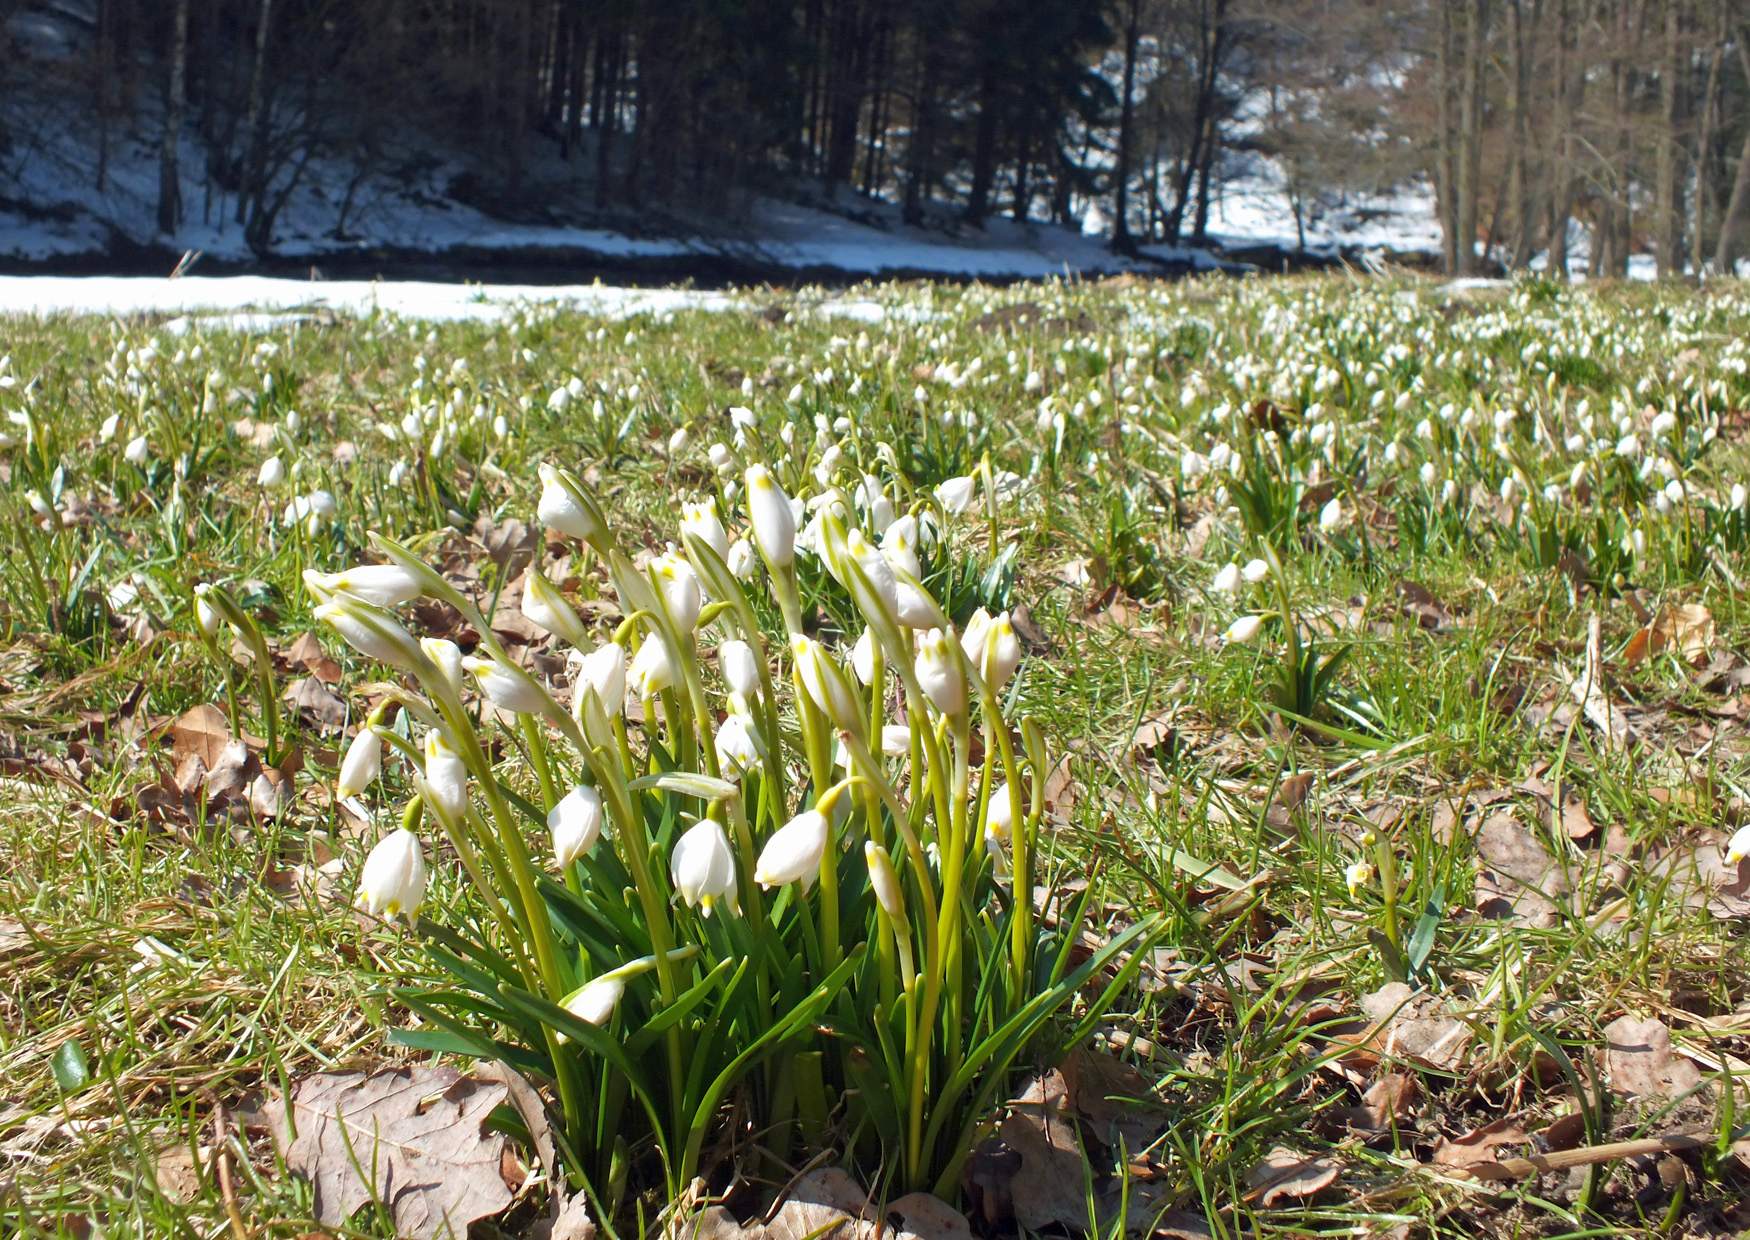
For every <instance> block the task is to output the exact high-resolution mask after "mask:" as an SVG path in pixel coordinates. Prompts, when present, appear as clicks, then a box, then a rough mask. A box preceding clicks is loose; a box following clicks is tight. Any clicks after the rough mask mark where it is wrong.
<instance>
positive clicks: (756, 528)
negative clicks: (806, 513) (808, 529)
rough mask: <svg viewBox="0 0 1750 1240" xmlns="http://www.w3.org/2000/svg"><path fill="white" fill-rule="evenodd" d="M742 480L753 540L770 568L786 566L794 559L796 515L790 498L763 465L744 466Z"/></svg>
mask: <svg viewBox="0 0 1750 1240" xmlns="http://www.w3.org/2000/svg"><path fill="white" fill-rule="evenodd" d="M746 481H747V516H748V520H749V521H750V522H751V523H752V525H753V536H754V541H755V542H757V543H758V544H759V548H760V553H761V554H762V555H764V556H765V557H766V559H767V560H768V561H769V562H770V563H771V565H772V567H773V568H779V569H782V568H787V567H789V566H790V564H792V563H794V562H795V559H796V514H795V512H794V511H793V510H792V509H791V507H790V498H789V496H787V495H785V494H784V491H783V488H782V487H780V486H779V485H778V482H777V479H775V478H773V477H772V471H771V470H769V469H767V468H766V467H765V466H764V465H750V466H748V468H747V474H746Z"/></svg>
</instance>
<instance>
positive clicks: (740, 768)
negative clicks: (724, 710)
mask: <svg viewBox="0 0 1750 1240" xmlns="http://www.w3.org/2000/svg"><path fill="white" fill-rule="evenodd" d="M713 743H714V744H715V746H716V749H717V765H718V766H720V767H721V768H722V769H723V775H724V778H726V779H737V778H739V777H740V776H742V775H744V774H746V773H747V772H748V771H751V770H753V769H754V767H756V766H758V765H759V764H760V747H759V742H758V739H757V738H756V737H755V735H754V728H753V724H752V722H751V721H750V720H749V719H748V717H747V716H746V715H739V714H734V715H730V716H728V717H727V718H726V719H724V720H723V722H722V723H721V724H720V725H719V726H718V728H717V734H716V736H715V737H714V738H713Z"/></svg>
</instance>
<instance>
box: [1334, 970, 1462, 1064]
mask: <svg viewBox="0 0 1750 1240" xmlns="http://www.w3.org/2000/svg"><path fill="white" fill-rule="evenodd" d="M1361 1009H1362V1011H1364V1012H1366V1013H1367V1015H1368V1017H1369V1018H1370V1019H1371V1020H1372V1021H1373V1025H1372V1027H1371V1028H1370V1029H1369V1030H1368V1031H1367V1032H1366V1033H1364V1034H1362V1035H1361V1038H1360V1040H1359V1042H1358V1046H1359V1047H1360V1048H1361V1049H1363V1050H1367V1051H1371V1052H1373V1053H1374V1054H1376V1055H1378V1056H1379V1057H1380V1058H1382V1059H1388V1060H1389V1059H1401V1060H1407V1061H1408V1062H1410V1063H1413V1064H1416V1065H1417V1066H1419V1067H1425V1068H1433V1069H1436V1070H1438V1071H1442V1072H1455V1071H1457V1070H1458V1069H1459V1067H1461V1066H1462V1065H1463V1063H1464V1058H1465V1052H1466V1051H1467V1050H1468V1049H1469V1047H1470V1042H1471V1032H1470V1027H1469V1026H1468V1025H1466V1024H1465V1023H1464V1022H1463V1021H1461V1020H1459V1019H1458V1018H1457V1017H1455V1016H1454V1015H1453V1014H1452V1010H1451V1008H1449V1007H1448V1006H1447V1005H1446V1004H1445V1003H1444V1002H1443V1001H1442V1000H1441V999H1440V998H1438V997H1437V996H1435V995H1431V994H1428V993H1427V992H1426V991H1423V992H1420V993H1418V992H1415V991H1412V990H1411V989H1410V988H1409V987H1408V986H1406V985H1405V984H1404V983H1402V982H1390V983H1388V984H1387V985H1385V986H1382V987H1380V988H1379V989H1378V990H1376V991H1374V992H1373V993H1372V994H1370V995H1366V996H1364V997H1363V998H1362V1000H1361Z"/></svg>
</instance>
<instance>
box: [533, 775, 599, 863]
mask: <svg viewBox="0 0 1750 1240" xmlns="http://www.w3.org/2000/svg"><path fill="white" fill-rule="evenodd" d="M547 830H549V831H551V832H552V833H553V863H554V864H555V865H557V866H558V867H559V868H560V869H561V870H563V869H564V868H565V867H566V866H568V865H570V864H571V863H572V862H573V861H576V860H577V859H578V858H579V857H581V856H583V854H584V853H586V852H588V851H589V850H590V849H592V848H594V847H595V842H596V841H597V840H598V839H600V838H601V835H602V798H601V794H600V793H599V792H597V791H596V790H595V789H594V788H591V787H588V786H587V785H584V784H579V785H578V786H577V787H575V788H573V789H572V790H571V791H570V792H567V793H566V794H565V795H564V796H562V797H560V798H559V803H558V804H557V805H555V806H554V807H553V808H552V809H551V810H549V811H548V813H547Z"/></svg>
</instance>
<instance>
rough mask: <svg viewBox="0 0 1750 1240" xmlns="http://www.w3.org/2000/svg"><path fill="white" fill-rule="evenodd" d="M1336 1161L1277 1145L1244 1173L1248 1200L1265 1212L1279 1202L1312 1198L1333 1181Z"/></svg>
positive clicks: (1338, 1168) (1336, 1170)
mask: <svg viewBox="0 0 1750 1240" xmlns="http://www.w3.org/2000/svg"><path fill="white" fill-rule="evenodd" d="M1340 1170H1341V1168H1340V1167H1338V1165H1337V1163H1336V1160H1335V1159H1331V1158H1326V1157H1324V1156H1322V1155H1317V1154H1302V1153H1299V1152H1298V1151H1295V1150H1291V1149H1289V1148H1288V1147H1287V1146H1285V1145H1279V1146H1277V1147H1276V1148H1275V1149H1273V1150H1271V1151H1270V1152H1269V1153H1268V1154H1266V1155H1264V1158H1263V1160H1262V1161H1261V1162H1259V1163H1258V1165H1257V1166H1255V1167H1253V1168H1252V1169H1251V1171H1249V1172H1248V1173H1247V1174H1246V1185H1247V1187H1248V1188H1250V1189H1251V1192H1250V1193H1248V1194H1247V1196H1248V1197H1250V1198H1252V1199H1253V1200H1255V1201H1257V1202H1258V1204H1260V1205H1262V1206H1264V1207H1265V1208H1266V1209H1268V1208H1269V1207H1271V1206H1274V1205H1276V1204H1278V1203H1279V1202H1281V1201H1284V1200H1288V1199H1292V1200H1296V1201H1299V1200H1304V1199H1306V1198H1308V1197H1316V1196H1318V1195H1319V1194H1320V1193H1322V1192H1324V1191H1325V1190H1326V1189H1327V1188H1329V1187H1330V1186H1331V1185H1333V1184H1335V1183H1336V1182H1337V1175H1338V1172H1339V1171H1340Z"/></svg>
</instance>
